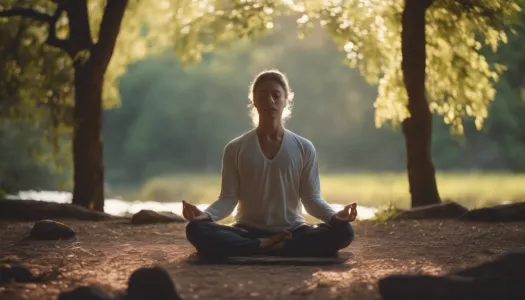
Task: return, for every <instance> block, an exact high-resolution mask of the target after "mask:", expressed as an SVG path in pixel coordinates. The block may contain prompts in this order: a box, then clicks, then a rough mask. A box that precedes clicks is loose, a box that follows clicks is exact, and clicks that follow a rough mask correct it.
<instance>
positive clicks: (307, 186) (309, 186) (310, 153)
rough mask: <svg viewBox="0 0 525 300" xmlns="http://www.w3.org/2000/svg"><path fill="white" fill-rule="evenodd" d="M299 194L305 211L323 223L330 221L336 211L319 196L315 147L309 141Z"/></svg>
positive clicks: (319, 187) (319, 185) (319, 186)
mask: <svg viewBox="0 0 525 300" xmlns="http://www.w3.org/2000/svg"><path fill="white" fill-rule="evenodd" d="M299 195H300V197H301V202H302V203H303V205H304V208H305V210H306V212H307V213H309V214H310V215H312V216H313V217H315V218H318V219H320V220H322V221H323V222H325V223H330V221H331V220H332V217H333V216H334V215H335V214H336V213H337V212H336V211H335V210H334V209H332V207H331V206H330V205H329V204H328V203H327V202H326V201H325V200H324V199H323V197H321V183H320V178H319V166H318V164H317V158H316V151H315V147H314V145H313V144H312V143H309V144H308V146H307V148H306V153H305V157H304V166H303V170H302V174H301V182H300V186H299Z"/></svg>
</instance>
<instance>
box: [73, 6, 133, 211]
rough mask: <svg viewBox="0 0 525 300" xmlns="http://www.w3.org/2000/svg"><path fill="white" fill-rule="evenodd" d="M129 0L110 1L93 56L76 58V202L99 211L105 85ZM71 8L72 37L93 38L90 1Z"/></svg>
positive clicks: (100, 208) (74, 152)
mask: <svg viewBox="0 0 525 300" xmlns="http://www.w3.org/2000/svg"><path fill="white" fill-rule="evenodd" d="M127 4H128V0H111V1H108V2H107V4H106V7H105V8H104V14H103V17H102V21H101V22H100V30H99V38H98V42H97V43H96V44H93V45H92V46H90V47H89V49H90V56H89V59H88V60H87V61H86V62H82V61H81V60H78V61H76V62H75V127H74V130H73V157H74V158H73V161H74V171H75V187H74V189H73V201H72V202H73V203H74V204H78V205H81V206H84V207H87V208H91V209H94V210H98V211H104V161H103V145H102V88H103V82H104V74H105V73H106V69H107V67H108V65H109V61H110V60H111V57H112V55H113V51H114V49H115V43H116V40H117V37H118V34H119V32H120V25H121V23H122V19H123V17H124V12H125V10H126V6H127ZM67 8H68V9H69V10H68V12H69V14H70V15H69V17H70V30H71V38H70V39H72V40H73V41H76V40H77V39H79V40H81V41H82V40H91V38H90V37H89V22H88V21H89V19H88V17H87V16H88V14H87V2H86V1H85V0H84V1H83V5H81V6H80V5H78V4H75V5H71V6H68V7H67ZM80 8H82V9H80ZM75 33H76V34H75ZM82 37H83V38H82Z"/></svg>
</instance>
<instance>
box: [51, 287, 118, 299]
mask: <svg viewBox="0 0 525 300" xmlns="http://www.w3.org/2000/svg"><path fill="white" fill-rule="evenodd" d="M58 300H111V297H110V296H109V295H106V294H105V293H104V292H102V291H101V290H99V289H97V288H95V287H90V286H82V287H78V288H76V289H74V290H72V291H69V292H63V293H61V294H60V295H58Z"/></svg>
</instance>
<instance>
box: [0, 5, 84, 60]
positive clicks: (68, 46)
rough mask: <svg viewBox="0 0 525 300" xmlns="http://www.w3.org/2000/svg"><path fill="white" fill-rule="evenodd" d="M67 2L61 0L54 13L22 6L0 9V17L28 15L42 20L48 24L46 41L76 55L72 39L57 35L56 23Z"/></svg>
mask: <svg viewBox="0 0 525 300" xmlns="http://www.w3.org/2000/svg"><path fill="white" fill-rule="evenodd" d="M64 3H65V2H63V1H60V2H59V3H58V7H57V10H56V11H55V14H54V15H52V16H51V15H48V14H45V13H41V12H38V11H36V10H34V9H31V8H21V7H15V8H12V9H9V10H5V11H0V17H5V18H8V17H26V18H30V19H33V20H35V21H41V22H45V23H47V24H48V26H49V28H48V32H49V33H48V37H47V40H46V43H47V44H48V45H50V46H53V47H57V48H60V49H62V50H64V51H65V52H66V53H67V54H69V55H70V56H73V55H74V49H73V44H72V43H71V42H70V40H62V39H58V38H57V36H56V23H57V21H58V18H59V17H60V14H61V13H62V12H63V11H64V5H65V4H64Z"/></svg>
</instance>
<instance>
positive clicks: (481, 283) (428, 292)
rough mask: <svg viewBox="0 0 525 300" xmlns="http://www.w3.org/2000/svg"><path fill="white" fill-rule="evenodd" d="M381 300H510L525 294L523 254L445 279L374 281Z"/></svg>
mask: <svg viewBox="0 0 525 300" xmlns="http://www.w3.org/2000/svg"><path fill="white" fill-rule="evenodd" d="M378 286H379V293H380V294H381V297H382V299H383V300H390V299H406V300H411V299H427V300H434V299H435V300H437V299H451V300H455V299H457V300H485V299H487V300H489V299H498V300H511V299H512V300H513V299H516V300H517V299H523V295H525V253H512V254H508V255H504V256H502V257H500V258H498V259H496V260H494V261H490V262H487V263H484V264H480V265H478V266H474V267H471V268H467V269H464V270H459V271H455V272H451V273H449V274H447V275H445V276H431V275H391V276H387V277H385V278H382V279H380V280H379V282H378Z"/></svg>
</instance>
